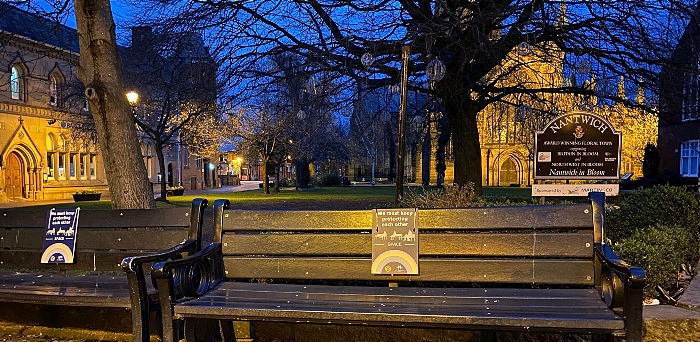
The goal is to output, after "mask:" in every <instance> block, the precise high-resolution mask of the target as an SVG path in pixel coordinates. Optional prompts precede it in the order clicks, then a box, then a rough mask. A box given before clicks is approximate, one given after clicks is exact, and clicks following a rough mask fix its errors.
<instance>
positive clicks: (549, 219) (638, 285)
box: [153, 193, 645, 342]
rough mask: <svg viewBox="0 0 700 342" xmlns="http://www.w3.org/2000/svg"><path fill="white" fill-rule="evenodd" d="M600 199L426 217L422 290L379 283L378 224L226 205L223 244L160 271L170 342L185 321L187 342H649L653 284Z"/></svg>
mask: <svg viewBox="0 0 700 342" xmlns="http://www.w3.org/2000/svg"><path fill="white" fill-rule="evenodd" d="M590 197H591V203H590V204H567V205H549V206H527V207H488V208H467V209H442V210H420V211H419V213H418V227H419V231H420V233H419V240H420V243H419V251H420V252H419V255H420V256H419V268H420V269H419V272H420V274H419V275H417V276H415V275H414V276H407V275H404V276H396V275H395V276H391V275H373V274H371V272H370V266H371V263H372V260H371V250H372V242H371V234H372V228H371V227H372V212H371V211H240V210H224V209H225V208H227V207H228V202H227V201H222V200H218V201H216V202H215V204H214V218H215V225H214V229H215V232H214V241H213V243H211V244H210V245H209V246H207V247H203V249H202V251H201V252H199V253H197V254H195V255H192V256H190V257H187V258H184V259H181V260H175V261H165V262H157V263H154V264H153V276H154V278H156V281H157V284H158V288H159V295H160V304H161V307H162V308H161V312H162V315H163V322H162V324H163V330H164V341H166V342H173V341H178V340H179V339H180V336H178V331H179V329H178V325H179V322H182V321H184V332H185V337H186V339H187V341H198V342H201V341H207V340H211V339H212V338H213V337H214V335H215V333H216V332H217V330H218V329H216V325H215V324H216V323H217V321H218V323H220V333H221V337H222V339H223V340H224V341H232V340H235V339H236V336H234V335H235V334H234V330H233V325H232V321H234V320H247V321H251V322H255V321H267V322H291V323H294V322H304V323H320V324H348V325H349V324H352V325H370V326H395V327H420V328H450V329H455V328H457V329H470V330H480V331H481V336H482V339H483V340H493V339H494V338H495V337H496V335H495V331H501V330H511V331H522V332H566V333H581V334H591V335H593V336H594V337H601V336H602V337H605V338H606V339H607V338H612V337H616V338H626V340H627V341H642V288H643V286H644V283H645V273H644V271H643V270H642V269H640V268H635V267H630V266H628V265H627V264H626V263H625V262H624V261H622V260H620V259H619V258H618V257H617V256H616V255H615V254H614V253H613V252H612V251H611V249H610V248H609V246H608V245H607V244H605V243H604V241H605V239H604V234H603V232H604V213H605V209H604V202H605V197H604V194H602V193H592V194H591V196H590ZM174 279H175V280H179V281H174ZM251 279H253V280H260V281H252V282H251ZM352 282H354V283H352ZM167 313H170V315H168V314H167ZM244 335H245V334H244ZM238 340H239V341H250V339H249V336H238Z"/></svg>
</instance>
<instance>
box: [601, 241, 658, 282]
mask: <svg viewBox="0 0 700 342" xmlns="http://www.w3.org/2000/svg"><path fill="white" fill-rule="evenodd" d="M595 250H596V254H597V255H598V257H599V258H600V260H601V261H602V262H603V264H604V265H607V266H608V267H609V268H611V269H612V270H613V271H614V272H615V273H616V274H618V275H619V276H622V277H623V279H624V280H625V283H626V284H628V285H629V286H630V287H631V288H633V289H643V288H644V285H645V284H646V280H647V276H646V272H645V271H644V269H643V268H641V267H634V266H630V265H629V264H627V262H625V261H624V260H622V259H620V257H619V256H618V255H617V254H615V252H613V250H612V249H611V248H610V245H608V244H596V249H595Z"/></svg>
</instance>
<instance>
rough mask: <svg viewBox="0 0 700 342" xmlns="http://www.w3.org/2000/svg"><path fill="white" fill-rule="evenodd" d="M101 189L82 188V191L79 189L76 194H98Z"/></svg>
mask: <svg viewBox="0 0 700 342" xmlns="http://www.w3.org/2000/svg"><path fill="white" fill-rule="evenodd" d="M98 193H99V191H97V190H95V189H87V190H82V191H77V192H76V193H75V194H76V195H90V194H98Z"/></svg>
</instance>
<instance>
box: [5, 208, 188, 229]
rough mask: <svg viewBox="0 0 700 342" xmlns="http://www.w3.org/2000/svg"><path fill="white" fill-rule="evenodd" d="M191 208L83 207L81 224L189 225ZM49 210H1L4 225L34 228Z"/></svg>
mask: <svg viewBox="0 0 700 342" xmlns="http://www.w3.org/2000/svg"><path fill="white" fill-rule="evenodd" d="M189 215H190V209H189V208H159V209H123V210H81V211H80V217H79V218H78V227H110V228H132V227H134V222H138V223H139V226H141V227H144V228H146V227H186V226H189V220H190V216H189ZM46 216H47V211H46V210H41V211H39V210H1V211H0V227H3V228H31V227H45V226H46Z"/></svg>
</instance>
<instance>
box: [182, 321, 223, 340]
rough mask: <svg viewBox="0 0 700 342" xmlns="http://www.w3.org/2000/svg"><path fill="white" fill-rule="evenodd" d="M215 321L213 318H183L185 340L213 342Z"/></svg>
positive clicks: (215, 327)
mask: <svg viewBox="0 0 700 342" xmlns="http://www.w3.org/2000/svg"><path fill="white" fill-rule="evenodd" d="M217 323H218V322H217V321H216V320H213V319H198V318H187V319H185V340H186V341H187V342H214V338H215V336H216V332H217Z"/></svg>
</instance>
